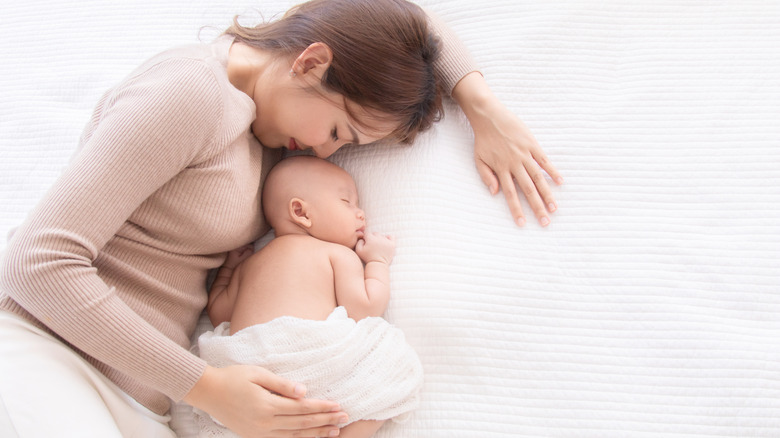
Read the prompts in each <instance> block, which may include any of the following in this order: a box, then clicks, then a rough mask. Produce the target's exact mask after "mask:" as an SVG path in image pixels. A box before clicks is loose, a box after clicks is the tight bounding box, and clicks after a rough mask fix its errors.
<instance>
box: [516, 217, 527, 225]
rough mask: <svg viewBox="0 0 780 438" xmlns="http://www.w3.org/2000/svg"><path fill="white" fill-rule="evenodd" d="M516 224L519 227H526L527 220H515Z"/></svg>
mask: <svg viewBox="0 0 780 438" xmlns="http://www.w3.org/2000/svg"><path fill="white" fill-rule="evenodd" d="M515 223H516V224H517V226H518V227H522V226H523V225H525V218H522V217H519V218H517V219H515Z"/></svg>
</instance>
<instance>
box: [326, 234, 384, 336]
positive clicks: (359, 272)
mask: <svg viewBox="0 0 780 438" xmlns="http://www.w3.org/2000/svg"><path fill="white" fill-rule="evenodd" d="M355 253H357V256H358V257H359V260H358V257H355ZM394 254H395V240H393V238H392V237H390V236H383V235H381V234H377V233H369V234H366V236H365V237H364V239H363V240H361V241H359V242H358V245H357V247H355V251H354V252H352V251H349V252H345V253H343V255H344V257H339V258H337V260H334V262H335V263H334V265H333V270H334V277H335V284H336V301H337V303H338V305H340V306H344V307H345V308H346V309H347V313H348V314H349V317H350V318H352V319H354V320H356V321H357V320H361V319H363V318H365V317H367V316H381V315H382V314H383V313H384V312H385V309H386V308H387V302H388V301H389V300H390V263H391V262H392V261H393V255H394ZM361 262H362V263H361ZM363 263H365V268H364V267H363Z"/></svg>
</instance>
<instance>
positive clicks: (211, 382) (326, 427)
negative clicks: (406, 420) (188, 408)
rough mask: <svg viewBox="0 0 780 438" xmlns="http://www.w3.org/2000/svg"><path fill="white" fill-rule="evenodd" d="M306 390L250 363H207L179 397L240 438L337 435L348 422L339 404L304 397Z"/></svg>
mask: <svg viewBox="0 0 780 438" xmlns="http://www.w3.org/2000/svg"><path fill="white" fill-rule="evenodd" d="M305 393H306V389H305V388H304V387H303V385H301V384H296V383H294V382H291V381H289V380H287V379H283V378H281V377H279V376H276V375H275V374H273V373H271V372H270V371H268V370H266V369H264V368H260V367H256V366H251V365H234V366H230V367H225V368H215V367H211V366H207V367H206V371H205V372H204V373H203V376H201V378H200V380H198V382H197V383H196V384H195V386H194V387H193V388H192V390H190V392H189V393H188V394H187V396H186V397H184V401H185V402H187V403H188V404H190V405H192V406H194V407H196V408H198V409H201V410H203V411H206V412H208V413H209V414H210V415H211V416H212V417H214V418H215V419H217V420H218V421H219V422H221V423H222V424H224V425H225V426H227V427H228V428H229V429H230V430H232V431H233V432H235V433H237V434H239V435H240V436H242V437H247V438H249V437H258V438H260V437H288V436H290V437H291V436H296V437H327V436H338V432H339V427H338V425H339V424H344V423H346V422H347V421H348V419H347V414H345V413H344V412H340V411H339V409H340V408H339V405H338V404H337V403H334V402H330V401H324V400H310V399H305V398H303V396H304V395H305Z"/></svg>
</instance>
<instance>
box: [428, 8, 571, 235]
mask: <svg viewBox="0 0 780 438" xmlns="http://www.w3.org/2000/svg"><path fill="white" fill-rule="evenodd" d="M427 12H428V17H429V22H430V24H431V25H432V27H433V31H434V32H435V33H436V34H437V35H438V36H439V38H440V39H441V41H442V45H443V50H442V55H441V57H440V59H439V61H438V62H437V67H438V68H439V69H440V71H441V72H442V74H443V77H444V82H445V90H446V91H448V92H449V93H450V94H451V95H452V97H453V99H454V100H455V102H457V103H458V105H459V106H460V107H461V109H462V110H463V113H464V114H465V115H466V117H467V118H468V120H469V123H470V124H471V128H472V130H473V131H474V159H475V162H476V166H477V170H478V171H479V175H480V177H481V178H482V181H483V182H484V183H485V185H486V186H487V187H488V189H489V190H490V193H491V194H494V195H495V194H497V193H498V191H499V189H501V190H502V191H503V192H504V197H505V198H506V202H507V204H508V205H509V210H510V211H511V213H512V217H513V218H514V220H515V222H516V223H517V225H519V226H522V225H524V224H525V222H526V219H525V214H524V212H523V208H522V206H521V203H520V197H519V193H518V191H517V187H518V186H519V187H520V192H522V193H523V195H524V196H525V198H526V199H527V200H528V203H529V204H530V206H531V208H532V210H533V212H534V215H535V216H536V219H537V220H538V221H539V223H540V224H541V225H542V226H547V225H549V223H550V216H549V214H550V213H552V212H554V211H555V210H556V209H557V208H558V207H557V204H556V202H555V198H554V197H553V195H552V190H551V189H550V186H549V184H548V183H547V179H546V178H545V176H544V172H547V174H548V175H550V177H551V178H552V180H553V181H554V182H555V183H556V184H562V183H563V178H562V177H561V175H560V173H559V172H558V170H557V169H556V168H555V166H553V164H552V163H551V162H550V160H549V159H548V158H547V156H546V155H545V153H544V151H543V150H542V148H541V146H539V143H538V142H537V141H536V139H535V138H534V136H533V134H531V131H530V130H529V129H528V127H526V126H525V124H524V123H523V122H522V121H521V120H520V119H519V118H518V117H517V116H516V115H515V114H514V113H513V112H512V111H510V110H509V109H508V108H507V107H506V106H505V105H504V104H503V103H502V102H501V101H500V100H499V99H498V98H497V97H496V96H495V95H494V94H493V92H492V91H491V90H490V87H488V85H487V82H486V81H485V78H484V77H483V76H482V74H481V73H480V72H479V71H478V69H477V66H476V63H475V62H474V60H473V58H472V57H471V54H470V53H469V52H468V50H467V49H466V46H465V45H464V44H463V42H462V41H461V40H460V39H459V38H458V37H457V35H456V34H455V33H454V32H453V31H452V30H451V29H450V28H449V26H447V25H446V24H445V23H444V22H443V21H442V20H441V19H440V18H438V17H437V16H436V15H435V14H433V13H431V12H430V11H427Z"/></svg>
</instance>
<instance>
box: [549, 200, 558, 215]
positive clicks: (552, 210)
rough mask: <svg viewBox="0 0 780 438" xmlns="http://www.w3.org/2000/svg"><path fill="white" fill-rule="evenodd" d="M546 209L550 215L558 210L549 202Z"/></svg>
mask: <svg viewBox="0 0 780 438" xmlns="http://www.w3.org/2000/svg"><path fill="white" fill-rule="evenodd" d="M547 208H548V209H549V210H550V213H552V212H554V211H555V210H557V209H558V206H557V205H555V203H554V202H551V203H549V204H547Z"/></svg>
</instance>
